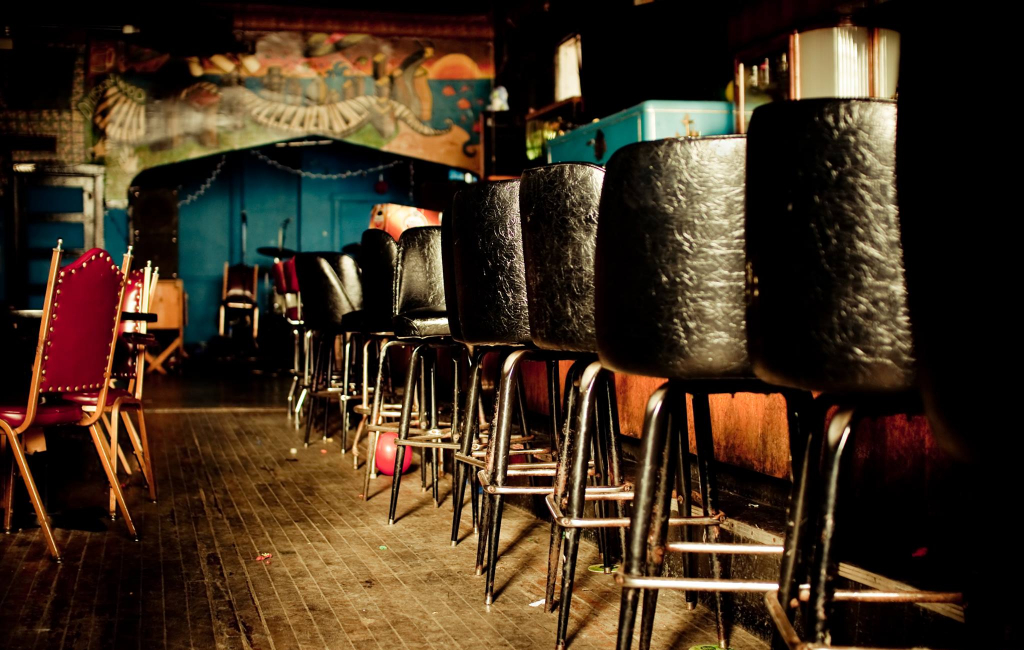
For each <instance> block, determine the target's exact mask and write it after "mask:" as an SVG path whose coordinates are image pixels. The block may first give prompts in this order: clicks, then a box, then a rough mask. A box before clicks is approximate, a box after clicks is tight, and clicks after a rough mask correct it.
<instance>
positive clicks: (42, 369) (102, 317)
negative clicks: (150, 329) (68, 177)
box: [0, 241, 136, 561]
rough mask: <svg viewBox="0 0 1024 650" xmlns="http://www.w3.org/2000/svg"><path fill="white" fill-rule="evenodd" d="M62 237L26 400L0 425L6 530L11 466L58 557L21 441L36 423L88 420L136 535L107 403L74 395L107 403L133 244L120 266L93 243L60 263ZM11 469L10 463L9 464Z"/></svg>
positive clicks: (2, 415) (5, 410) (4, 414)
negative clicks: (90, 400) (89, 398)
mask: <svg viewBox="0 0 1024 650" xmlns="http://www.w3.org/2000/svg"><path fill="white" fill-rule="evenodd" d="M61 256H62V250H61V243H60V242H59V241H58V244H57V247H56V248H54V249H53V255H52V257H51V258H50V271H49V274H48V277H47V283H46V293H45V295H44V301H43V319H42V323H41V324H40V327H39V344H38V347H37V348H36V358H35V363H34V364H33V368H32V378H31V382H30V385H29V390H28V400H27V403H26V405H24V406H4V407H0V430H2V431H3V433H4V437H5V440H6V443H7V444H6V447H7V450H8V453H10V454H11V455H12V456H13V459H14V463H13V464H11V465H8V467H9V468H10V469H9V476H7V480H6V482H5V483H6V489H5V490H4V495H3V496H4V529H5V530H10V527H11V506H12V501H13V493H14V485H13V481H14V476H13V472H14V468H15V466H16V467H17V471H18V473H19V474H20V475H21V479H22V481H23V482H24V484H25V488H26V490H27V491H28V495H29V499H30V500H31V502H32V507H33V508H34V509H35V513H36V518H37V519H38V521H39V525H40V527H41V529H42V533H43V538H44V539H45V541H46V546H47V549H48V550H49V552H50V554H51V555H52V556H53V557H54V558H55V559H56V560H58V561H60V559H61V553H60V548H59V547H58V546H57V542H56V539H55V538H54V535H53V529H52V528H51V525H50V521H49V518H48V516H47V513H46V508H45V506H44V505H43V500H42V497H41V496H40V494H39V490H38V488H37V487H36V483H35V480H34V479H33V477H32V472H31V470H30V469H29V466H28V462H27V461H26V459H25V453H24V450H23V448H22V437H21V436H22V435H23V434H25V433H27V432H28V431H29V430H31V429H38V428H42V427H51V426H57V425H74V426H83V427H88V428H89V431H90V433H91V434H92V440H93V444H94V445H95V447H96V453H97V455H98V456H99V459H100V464H101V465H102V466H103V470H104V472H105V473H106V475H107V482H108V483H109V484H110V489H111V491H112V492H113V493H114V498H115V500H116V501H117V504H118V506H119V507H120V510H121V514H122V515H123V516H124V522H125V526H126V527H127V529H128V533H129V534H130V535H131V536H132V537H136V532H135V526H134V524H133V523H132V519H131V515H130V514H129V513H128V507H127V505H126V504H125V500H124V495H123V494H122V492H121V486H120V484H119V483H118V478H117V474H116V472H115V470H114V467H113V465H112V464H111V462H110V458H111V450H110V448H109V447H108V445H107V443H106V440H105V436H104V435H103V432H102V430H101V428H100V418H101V416H102V415H103V411H104V409H102V408H95V409H93V410H92V411H91V412H89V413H86V412H84V411H83V409H82V406H81V404H79V403H76V402H75V401H72V400H71V398H77V396H79V395H81V394H82V393H95V395H96V397H95V401H94V403H95V404H104V405H106V404H108V403H109V402H108V396H109V393H110V390H111V389H110V380H111V376H112V373H111V370H112V367H113V363H114V348H115V343H116V340H117V338H118V336H119V328H120V324H121V303H122V298H123V294H124V287H125V279H126V276H127V273H128V270H129V268H130V267H131V259H132V256H131V249H129V251H128V253H127V254H125V256H124V260H123V262H122V265H121V267H120V268H119V267H118V266H117V264H115V263H114V262H113V260H112V259H111V257H110V254H108V253H107V252H106V251H103V250H100V249H98V248H94V249H92V250H90V251H88V252H86V253H85V254H84V255H82V256H81V257H80V258H78V259H77V260H75V261H74V262H72V263H71V264H69V265H68V266H65V267H64V268H61V265H60V264H61ZM5 471H6V470H5Z"/></svg>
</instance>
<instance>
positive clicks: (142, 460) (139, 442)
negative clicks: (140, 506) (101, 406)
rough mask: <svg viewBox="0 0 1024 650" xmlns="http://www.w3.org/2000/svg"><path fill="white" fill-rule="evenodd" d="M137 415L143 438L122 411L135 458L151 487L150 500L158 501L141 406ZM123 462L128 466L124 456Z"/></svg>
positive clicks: (137, 410) (122, 410)
mask: <svg viewBox="0 0 1024 650" xmlns="http://www.w3.org/2000/svg"><path fill="white" fill-rule="evenodd" d="M135 413H136V417H138V419H139V429H140V430H141V431H142V436H141V438H140V435H139V431H137V430H136V429H135V425H134V424H133V423H132V419H131V417H129V416H128V411H127V410H126V409H124V408H122V409H121V421H122V422H124V428H125V431H127V432H128V438H129V439H130V440H131V441H132V447H133V448H134V449H135V458H136V459H137V460H138V461H139V467H140V468H141V469H142V476H143V477H144V478H145V479H146V484H147V485H148V487H149V498H150V500H152V501H156V482H155V481H154V480H153V464H152V463H151V462H150V459H149V442H148V440H146V435H145V431H146V419H145V417H144V416H143V415H142V407H141V406H139V407H137V408H136V409H135ZM122 462H124V463H125V464H127V461H124V457H123V456H122Z"/></svg>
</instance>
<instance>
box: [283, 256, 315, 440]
mask: <svg viewBox="0 0 1024 650" xmlns="http://www.w3.org/2000/svg"><path fill="white" fill-rule="evenodd" d="M280 264H281V273H282V281H283V283H284V294H283V295H284V304H285V312H284V316H285V319H287V321H288V324H289V325H291V326H292V337H293V339H294V342H295V354H294V364H293V366H292V373H293V379H292V386H291V389H290V390H289V391H288V416H289V417H291V418H293V419H294V421H295V428H296V429H298V428H299V418H300V415H299V414H300V413H301V412H302V403H303V402H304V401H305V399H306V396H307V395H308V394H309V387H310V383H311V378H310V373H311V372H312V368H311V367H310V359H309V349H310V344H311V334H312V333H311V332H308V331H305V321H303V319H302V300H301V299H300V296H299V275H298V273H296V272H295V258H294V257H289V258H288V259H286V260H285V261H283V262H281V263H280ZM275 282H276V279H275ZM303 360H305V363H303Z"/></svg>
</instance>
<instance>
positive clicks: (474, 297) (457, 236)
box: [448, 180, 530, 345]
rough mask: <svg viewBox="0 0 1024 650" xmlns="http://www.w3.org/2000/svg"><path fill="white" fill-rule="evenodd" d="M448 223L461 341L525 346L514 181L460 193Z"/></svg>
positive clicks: (527, 336)
mask: <svg viewBox="0 0 1024 650" xmlns="http://www.w3.org/2000/svg"><path fill="white" fill-rule="evenodd" d="M448 219H449V220H450V221H451V222H452V224H451V227H452V234H453V238H452V249H453V257H454V264H453V266H454V272H455V284H456V287H457V293H458V298H457V306H458V312H459V317H458V320H459V321H460V322H461V324H462V333H463V340H464V341H466V342H467V343H472V344H476V345H503V344H519V343H529V342H530V320H529V316H528V312H527V307H526V269H525V266H524V262H523V235H522V230H521V229H520V226H519V181H518V180H507V181H498V182H492V183H477V184H475V185H470V186H468V187H466V188H464V189H462V190H460V191H459V192H458V193H457V194H456V195H455V199H454V201H453V202H452V211H451V214H450V215H448ZM450 311H451V310H450V309H449V312H450Z"/></svg>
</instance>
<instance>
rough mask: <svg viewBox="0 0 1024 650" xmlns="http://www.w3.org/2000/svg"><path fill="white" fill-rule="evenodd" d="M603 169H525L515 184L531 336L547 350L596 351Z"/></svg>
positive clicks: (574, 166) (584, 166)
mask: <svg viewBox="0 0 1024 650" xmlns="http://www.w3.org/2000/svg"><path fill="white" fill-rule="evenodd" d="M603 180H604V170H603V169H602V168H600V167H597V166H595V165H589V164H586V163H559V164H556V165H547V166H545V167H537V168H534V169H528V170H526V171H525V172H523V177H522V181H521V182H520V186H519V214H520V217H521V219H522V230H523V254H524V260H525V264H526V297H527V306H528V312H529V320H530V336H531V338H532V339H533V342H534V344H535V345H536V346H537V347H540V348H544V349H549V350H565V351H577V352H594V351H596V350H597V338H596V334H595V331H594V249H595V246H596V244H597V212H598V204H599V202H600V198H601V183H602V182H603Z"/></svg>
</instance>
